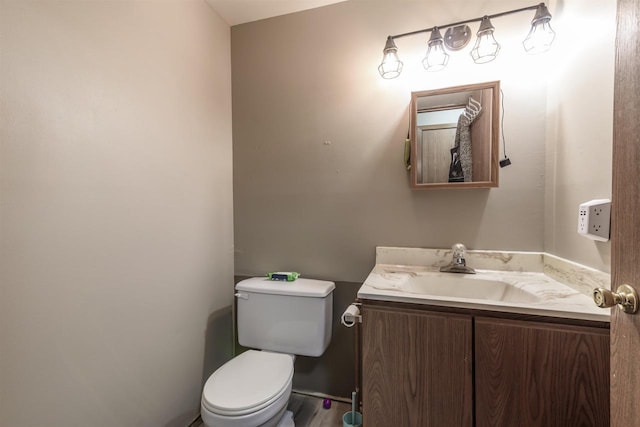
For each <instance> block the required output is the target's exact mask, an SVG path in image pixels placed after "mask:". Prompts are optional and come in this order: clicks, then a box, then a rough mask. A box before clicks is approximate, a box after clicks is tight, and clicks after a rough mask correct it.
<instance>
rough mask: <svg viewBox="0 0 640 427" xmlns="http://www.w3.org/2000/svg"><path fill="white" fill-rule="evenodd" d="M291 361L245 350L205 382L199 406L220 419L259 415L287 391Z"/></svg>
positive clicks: (290, 373) (291, 369)
mask: <svg viewBox="0 0 640 427" xmlns="http://www.w3.org/2000/svg"><path fill="white" fill-rule="evenodd" d="M292 379H293V357H292V356H291V355H288V354H281V353H271V352H267V351H256V350H248V351H246V352H244V353H242V354H240V355H239V356H236V357H235V358H233V359H231V360H230V361H228V362H227V363H225V364H224V365H223V366H221V367H220V368H219V369H218V370H217V371H215V372H214V373H213V374H212V375H211V376H210V377H209V379H208V380H207V382H206V384H205V386H204V390H203V393H202V405H203V406H204V407H205V408H206V409H207V410H208V411H210V412H212V413H214V414H218V415H222V416H230V417H234V416H242V415H247V414H251V413H254V412H257V411H260V410H261V409H263V408H266V407H268V406H269V405H271V404H273V403H274V402H275V401H276V400H278V399H279V398H281V397H282V395H283V394H285V393H288V391H289V390H291V381H292Z"/></svg>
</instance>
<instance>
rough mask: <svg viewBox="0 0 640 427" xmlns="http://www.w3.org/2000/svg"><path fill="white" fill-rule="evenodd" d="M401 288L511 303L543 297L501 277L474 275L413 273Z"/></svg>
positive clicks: (432, 294)
mask: <svg viewBox="0 0 640 427" xmlns="http://www.w3.org/2000/svg"><path fill="white" fill-rule="evenodd" d="M398 290H402V291H404V292H410V293H413V294H424V295H431V296H435V297H442V298H464V299H474V300H489V301H500V302H511V303H532V302H539V301H540V298H539V297H538V296H537V295H535V294H532V293H529V292H527V291H524V290H522V289H519V288H517V287H515V286H513V285H511V284H509V283H506V282H502V281H499V280H487V279H481V278H479V277H477V276H473V275H463V274H460V275H453V273H448V274H438V273H433V274H421V275H411V276H409V278H408V279H407V280H406V281H404V282H403V283H402V284H401V285H400V286H399V289H398Z"/></svg>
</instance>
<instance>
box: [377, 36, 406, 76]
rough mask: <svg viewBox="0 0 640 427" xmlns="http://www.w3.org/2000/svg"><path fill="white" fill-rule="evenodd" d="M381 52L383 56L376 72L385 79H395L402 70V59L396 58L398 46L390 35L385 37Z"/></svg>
mask: <svg viewBox="0 0 640 427" xmlns="http://www.w3.org/2000/svg"><path fill="white" fill-rule="evenodd" d="M382 53H383V54H384V56H383V57H382V63H381V64H380V66H379V67H378V72H379V73H380V75H381V76H382V77H384V78H385V79H395V78H396V77H398V76H399V75H400V73H401V72H402V61H400V58H398V47H397V46H396V44H395V42H394V41H393V38H392V37H391V36H389V37H387V43H386V44H385V45H384V50H383V51H382Z"/></svg>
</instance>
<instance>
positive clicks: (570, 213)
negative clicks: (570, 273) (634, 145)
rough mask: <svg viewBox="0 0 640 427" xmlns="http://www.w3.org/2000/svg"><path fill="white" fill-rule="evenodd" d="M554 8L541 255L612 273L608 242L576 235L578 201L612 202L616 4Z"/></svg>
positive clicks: (574, 0)
mask: <svg viewBox="0 0 640 427" xmlns="http://www.w3.org/2000/svg"><path fill="white" fill-rule="evenodd" d="M557 9H558V10H557V12H556V13H557V14H558V24H557V26H556V27H557V28H559V29H560V28H561V29H562V30H563V32H562V34H561V35H562V37H558V48H559V49H558V51H557V52H555V49H554V52H553V55H554V61H555V62H556V64H557V65H556V67H555V68H556V71H555V72H554V73H553V75H552V78H551V79H550V85H549V98H548V104H547V153H546V158H547V167H546V171H545V173H546V177H547V179H546V184H547V185H546V205H547V207H548V209H547V211H546V217H545V250H546V251H547V252H550V253H553V254H555V255H558V256H560V257H563V258H568V259H571V260H574V261H576V262H579V263H581V264H586V265H589V266H591V267H594V268H597V269H600V270H604V271H610V263H611V245H610V243H609V242H606V243H604V242H596V241H593V240H589V239H587V238H585V237H583V236H580V235H579V234H577V232H576V229H577V224H578V222H577V210H578V206H579V205H580V203H583V202H586V201H588V200H592V199H601V198H608V199H610V198H611V150H612V137H613V72H614V60H615V20H616V2H615V0H606V1H603V0H589V1H585V0H563V1H558V6H557ZM585 28H597V31H585ZM560 52H562V53H563V55H562V54H560Z"/></svg>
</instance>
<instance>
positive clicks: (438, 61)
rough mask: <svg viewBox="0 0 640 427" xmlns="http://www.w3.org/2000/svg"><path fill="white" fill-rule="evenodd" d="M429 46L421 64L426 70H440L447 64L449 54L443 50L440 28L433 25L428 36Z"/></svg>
mask: <svg viewBox="0 0 640 427" xmlns="http://www.w3.org/2000/svg"><path fill="white" fill-rule="evenodd" d="M428 44H429V48H428V49H427V54H426V56H425V57H424V59H423V60H422V65H423V66H424V68H425V70H427V71H440V70H442V69H443V68H444V67H446V66H447V63H448V62H449V55H448V54H447V52H446V51H445V50H444V43H443V38H442V35H441V34H440V30H439V29H438V28H437V27H434V28H433V30H432V31H431V37H430V38H429V43H428Z"/></svg>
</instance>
